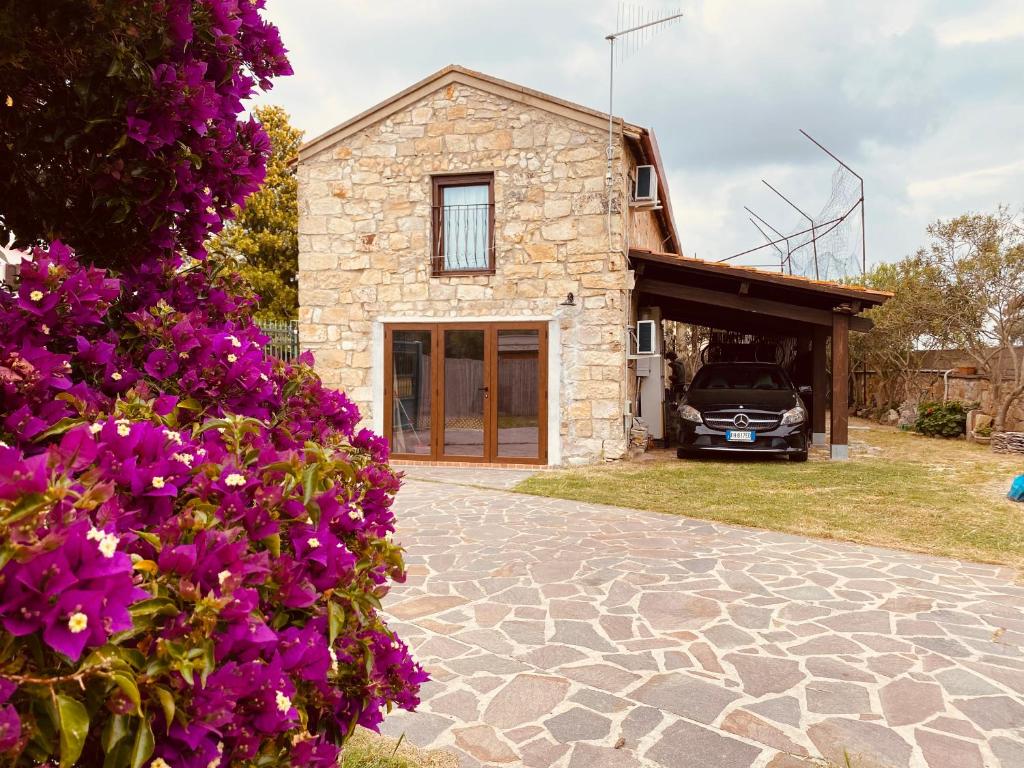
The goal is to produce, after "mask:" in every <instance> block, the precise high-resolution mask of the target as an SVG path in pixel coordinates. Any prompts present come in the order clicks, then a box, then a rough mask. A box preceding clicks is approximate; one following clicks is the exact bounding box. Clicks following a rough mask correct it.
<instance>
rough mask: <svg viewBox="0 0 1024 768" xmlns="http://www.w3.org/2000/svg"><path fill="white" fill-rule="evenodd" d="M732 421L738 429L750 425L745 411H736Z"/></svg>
mask: <svg viewBox="0 0 1024 768" xmlns="http://www.w3.org/2000/svg"><path fill="white" fill-rule="evenodd" d="M732 423H733V425H734V426H737V427H739V428H740V429H746V428H747V427H749V426H750V419H749V418H748V417H747V414H745V413H737V414H736V416H735V417H734V418H733V420H732Z"/></svg>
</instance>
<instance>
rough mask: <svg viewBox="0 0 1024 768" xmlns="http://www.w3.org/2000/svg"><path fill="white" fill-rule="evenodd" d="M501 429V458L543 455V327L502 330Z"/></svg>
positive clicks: (499, 354) (499, 359)
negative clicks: (541, 407)
mask: <svg viewBox="0 0 1024 768" xmlns="http://www.w3.org/2000/svg"><path fill="white" fill-rule="evenodd" d="M497 338H498V343H497V344H498V349H497V366H498V370H497V377H496V378H497V393H496V395H497V398H498V402H497V409H498V414H497V430H498V441H497V442H498V456H499V457H500V458H527V459H536V458H538V457H539V456H540V424H541V420H540V403H541V398H540V383H541V377H540V365H541V361H540V346H541V345H540V331H539V330H537V329H525V328H524V329H510V330H504V329H499V330H498V336H497Z"/></svg>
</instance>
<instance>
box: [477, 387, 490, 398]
mask: <svg viewBox="0 0 1024 768" xmlns="http://www.w3.org/2000/svg"><path fill="white" fill-rule="evenodd" d="M477 392H483V393H484V397H490V390H489V389H488V388H487V387H480V388H479V389H477Z"/></svg>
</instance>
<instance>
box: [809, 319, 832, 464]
mask: <svg viewBox="0 0 1024 768" xmlns="http://www.w3.org/2000/svg"><path fill="white" fill-rule="evenodd" d="M827 344H828V330H827V329H826V328H815V329H814V338H813V340H812V342H811V365H812V366H813V368H812V378H811V433H812V437H813V442H814V444H815V445H824V444H825V410H826V409H825V405H826V400H827V399H828V398H827V397H826V396H825V395H826V393H827V392H828V370H827V366H828V362H827V356H826V354H825V352H826V349H825V346H826V345H827Z"/></svg>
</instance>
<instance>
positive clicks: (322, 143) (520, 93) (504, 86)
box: [299, 64, 644, 160]
mask: <svg viewBox="0 0 1024 768" xmlns="http://www.w3.org/2000/svg"><path fill="white" fill-rule="evenodd" d="M452 83H461V84H462V85H469V86H472V87H474V88H479V89H481V90H484V91H487V92H489V93H494V94H497V95H499V96H505V97H506V98H509V99H512V100H514V101H518V102H521V103H523V104H527V105H529V106H533V107H537V108H539V109H544V110H547V111H548V112H554V113H555V114H560V115H564V116H566V117H570V118H573V119H576V120H579V121H580V122H583V123H586V124H588V125H592V126H594V127H596V128H606V127H607V126H608V113H607V112H599V111H597V110H594V109H590V108H589V107H584V106H582V105H580V104H576V103H574V102H571V101H567V100H565V99H560V98H558V97H557V96H552V95H550V94H547V93H542V92H541V91H535V90H533V89H532V88H527V87H526V86H523V85H518V84H516V83H511V82H509V81H508V80H501V79H500V78H497V77H492V76H491V75H485V74H484V73H483V72H475V71H474V70H472V69H466V68H465V67H461V66H459V65H458V64H449V65H448V66H447V67H444V68H443V69H439V70H438V71H437V72H434V73H433V74H432V75H428V76H427V77H425V78H423V79H422V80H420V81H419V82H418V83H414V84H413V85H410V86H409V87H408V88H406V89H405V90H403V91H399V92H398V93H396V94H395V95H394V96H390V97H388V98H386V99H384V101H382V102H380V103H379V104H375V105H374V106H372V107H370V108H369V109H367V110H365V111H363V112H360V113H359V114H358V115H356V116H355V117H352V118H349V119H348V120H346V121H345V122H343V123H341V124H340V125H336V126H335V127H334V128H331V129H330V130H329V131H327V132H326V133H322V134H320V135H319V136H317V137H316V138H313V139H310V140H309V141H307V142H306V143H305V144H303V145H302V146H301V147H299V159H300V160H303V159H305V158H306V157H309V156H310V155H311V154H313V153H315V152H320V151H321V150H324V149H327V148H328V147H330V146H333V145H334V144H337V143H338V142H339V141H342V140H343V139H345V138H347V137H348V136H351V135H352V134H354V133H356V132H358V131H360V130H362V129H363V128H366V127H367V126H370V125H373V124H374V123H376V122H378V121H380V120H383V119H385V118H386V117H388V116H389V115H393V114H394V113H395V112H398V111H400V110H402V109H404V108H406V107H408V106H409V105H411V104H413V103H415V102H417V101H419V100H420V99H421V98H423V96H426V95H427V94H429V93H433V92H434V91H436V90H438V89H439V88H443V87H445V86H447V85H450V84H452ZM613 120H614V121H615V123H617V124H618V125H619V126H620V127H621V128H622V131H623V133H625V134H626V135H630V134H632V136H633V137H634V138H639V136H640V134H641V133H643V131H644V129H643V128H641V127H640V126H637V125H633V124H632V123H627V122H625V121H624V120H623V119H622V118H621V117H616V118H613Z"/></svg>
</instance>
